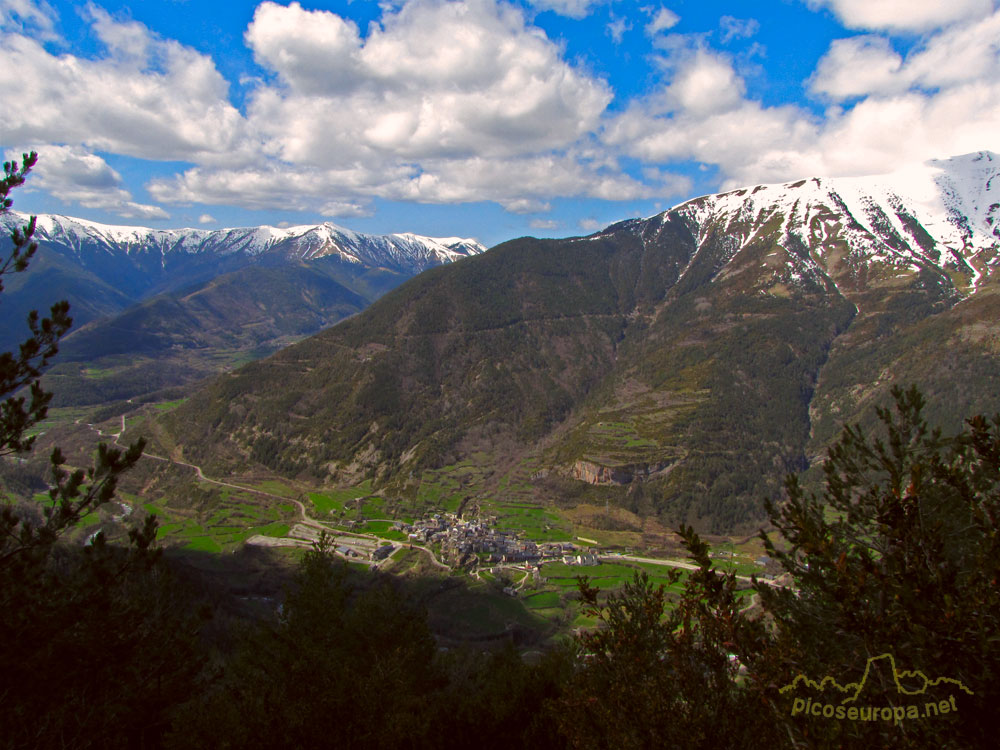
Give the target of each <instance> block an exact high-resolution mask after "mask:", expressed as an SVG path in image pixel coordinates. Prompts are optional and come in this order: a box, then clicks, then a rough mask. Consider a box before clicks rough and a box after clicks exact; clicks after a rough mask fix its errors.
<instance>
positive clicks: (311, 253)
mask: <svg viewBox="0 0 1000 750" xmlns="http://www.w3.org/2000/svg"><path fill="white" fill-rule="evenodd" d="M27 221H28V217H27V216H25V215H23V214H18V213H15V212H10V213H7V214H4V215H2V216H0V224H2V229H3V230H4V231H3V235H4V236H3V238H2V240H0V242H4V243H6V245H7V247H9V239H8V235H9V233H10V230H11V229H12V228H13V227H14V226H23V225H24V224H26V223H27ZM34 239H35V240H36V241H37V242H38V245H39V249H38V252H37V254H36V256H35V258H34V259H33V260H32V262H31V264H30V266H29V268H28V271H27V272H25V273H23V274H17V275H14V276H11V277H9V278H8V280H7V282H6V289H5V292H4V296H3V299H2V307H0V314H2V319H3V322H4V325H3V327H2V333H0V348H2V349H10V348H13V347H15V346H16V345H17V344H18V343H19V342H20V340H21V339H23V338H24V337H25V336H26V333H27V328H26V327H23V329H22V326H21V325H20V323H21V321H23V320H24V319H25V317H26V316H27V314H28V311H29V310H31V309H34V308H37V307H40V306H41V307H44V304H40V302H41V303H48V302H54V301H56V300H58V299H67V300H69V302H70V305H71V314H72V316H73V319H74V329H73V331H72V333H71V334H70V335H69V336H68V337H67V338H66V339H65V340H64V342H63V344H62V347H61V348H62V356H61V359H60V362H61V364H60V365H59V366H57V367H56V368H54V369H53V371H51V372H50V373H49V375H48V376H47V381H48V385H49V386H50V387H51V388H52V389H53V390H55V391H56V393H57V401H56V405H60V404H62V405H66V404H81V403H82V404H89V403H102V402H106V401H109V400H113V399H123V398H131V397H133V396H138V395H142V394H149V393H151V392H156V391H158V390H162V389H164V388H169V387H171V386H178V385H181V384H184V383H187V382H190V381H192V380H195V379H199V378H202V377H205V376H207V375H210V374H214V373H216V372H219V371H220V370H223V369H226V368H228V367H230V366H233V365H235V364H238V363H240V362H242V361H246V360H247V359H252V358H254V357H257V356H261V355H263V354H266V353H270V352H272V351H275V350H277V349H279V348H281V346H284V345H287V344H288V343H290V342H292V341H295V340H298V339H301V338H302V337H304V336H307V335H309V334H312V333H315V332H316V331H318V330H320V329H321V328H323V327H325V326H328V325H332V324H333V323H335V322H336V321H338V320H340V319H342V318H344V317H345V316H347V315H352V314H354V313H356V312H358V311H360V310H362V309H364V308H365V307H366V306H367V305H369V304H370V303H371V302H372V301H373V300H375V299H377V298H378V297H379V296H381V295H382V294H384V293H385V292H386V291H388V290H389V289H392V288H393V287H395V286H397V285H398V284H400V283H402V282H403V281H405V280H406V279H409V278H410V277H412V276H413V275H415V274H417V273H420V272H421V271H423V270H425V269H427V268H430V267H432V266H435V265H439V264H442V263H450V262H452V261H454V260H456V259H459V258H463V257H467V256H469V255H475V254H477V253H481V252H483V251H484V250H485V248H484V247H483V246H482V245H480V244H479V243H477V242H476V241H474V240H467V239H461V238H457V237H451V238H431V237H420V236H417V235H414V234H394V235H386V236H379V235H368V234H361V233H357V232H352V231H350V230H347V229H343V228H340V227H337V226H335V225H333V224H320V225H317V226H297V227H290V228H287V229H280V228H275V227H268V226H262V227H252V228H244V229H222V230H212V231H210V230H203V229H176V230H160V229H148V228H143V227H125V226H108V225H103V224H96V223H93V222H89V221H84V220H82V219H73V218H69V217H65V216H46V215H43V216H39V217H38V218H37V223H36V231H35V235H34ZM6 249H7V248H6V247H5V248H0V251H2V250H6Z"/></svg>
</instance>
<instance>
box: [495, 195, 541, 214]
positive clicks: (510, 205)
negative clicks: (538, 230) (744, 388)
mask: <svg viewBox="0 0 1000 750" xmlns="http://www.w3.org/2000/svg"><path fill="white" fill-rule="evenodd" d="M500 205H502V206H503V207H504V210H505V211H509V212H510V213H512V214H538V213H544V212H546V211H551V210H552V204H551V203H548V202H546V201H541V200H538V199H537V198H512V199H508V200H505V201H502V202H501V204H500Z"/></svg>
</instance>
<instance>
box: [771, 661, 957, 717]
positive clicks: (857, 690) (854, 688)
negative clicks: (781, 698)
mask: <svg viewBox="0 0 1000 750" xmlns="http://www.w3.org/2000/svg"><path fill="white" fill-rule="evenodd" d="M881 664H888V666H889V668H890V670H891V672H890V673H891V675H892V681H893V682H894V683H895V685H896V692H897V693H899V694H900V695H924V694H925V693H926V692H927V690H928V688H932V687H937V686H938V685H955V686H956V687H957V688H959V689H960V690H963V691H965V692H966V693H967V694H968V695H975V693H973V692H972V691H971V690H969V688H967V687H966V686H965V685H963V684H962V681H961V680H955V679H952V678H951V677H938V678H937V679H935V680H932V679H930V678H929V677H927V675H925V674H924V673H923V672H921V671H919V670H915V671H904V670H901V669H898V668H897V667H896V659H895V658H894V657H893V655H892V654H889V653H885V654H879V655H878V656H872V657H869V659H868V662H867V663H866V664H865V673H864V675H863V676H862V678H861V681H860V682H849V683H847V684H846V685H841V684H840V683H838V682H837V681H836V680H835V679H834V678H833V677H831V676H830V675H827V676H826V677H824V678H823V679H822V680H820V681H819V682H816V681H815V680H810V679H809V678H808V677H806V676H805V675H804V674H800V675H798V676H796V678H795V679H794V680H792V682H791V683H790V684H788V685H785V686H784V687H783V688H781V690H780V691H779V692H781V693H787V692H790V691H793V690H795V688H797V687H798V686H799V685H805V686H806V687H808V688H811V689H813V690H819V691H820V692H825V691H826V690H828V689H833V690H836V691H837V692H839V693H840V694H841V695H843V696H844V699H843V700H842V701H841V702H840V703H841V705H847V704H849V703H854V702H855V701H856V700H857V699H858V696H859V695H861V694H862V692H864V689H865V685H866V684H867V683H868V677H869V676H870V675H871V674H872V673H873V671H875V669H877V667H878V666H881ZM906 680H915V681H916V682H917V683H919V685H920V687H919V689H912V688H910V689H908V688H906V687H904V685H903V682H904V681H906Z"/></svg>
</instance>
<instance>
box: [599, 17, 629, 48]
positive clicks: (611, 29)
mask: <svg viewBox="0 0 1000 750" xmlns="http://www.w3.org/2000/svg"><path fill="white" fill-rule="evenodd" d="M605 28H606V29H607V32H608V36H610V37H611V38H612V39H614V40H615V44H621V41H622V39H623V38H624V37H625V32H626V31H628V30H629V29H631V28H632V24H631V23H629V21H628V19H627V18H625V17H624V16H623V17H620V18H619V17H616V16H612V18H611V21H610V22H609V23H608V25H607V26H606V27H605Z"/></svg>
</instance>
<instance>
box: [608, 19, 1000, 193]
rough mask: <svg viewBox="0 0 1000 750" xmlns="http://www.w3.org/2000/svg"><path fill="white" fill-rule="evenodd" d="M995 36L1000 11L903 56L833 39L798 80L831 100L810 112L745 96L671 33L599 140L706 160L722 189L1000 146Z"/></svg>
mask: <svg viewBox="0 0 1000 750" xmlns="http://www.w3.org/2000/svg"><path fill="white" fill-rule="evenodd" d="M998 39H1000V13H995V14H993V15H991V16H988V17H986V18H981V19H979V20H973V21H967V22H962V23H956V24H953V25H951V26H949V27H948V28H945V29H943V30H940V31H938V32H937V33H934V34H929V35H927V36H926V37H925V38H923V39H922V40H921V41H920V42H919V43H918V44H917V45H916V46H915V47H913V48H912V49H911V50H910V51H909V53H908V54H906V55H905V56H903V55H900V54H899V53H897V52H896V51H895V50H894V49H893V47H892V44H891V43H890V41H889V40H887V39H885V38H883V37H880V36H874V35H865V36H858V37H853V38H850V39H843V40H837V41H835V42H833V43H832V44H831V46H830V49H829V51H828V53H827V54H826V55H825V56H824V58H823V59H822V60H821V61H820V63H819V64H818V66H817V69H816V71H815V72H814V73H813V75H812V76H811V78H810V79H809V81H808V85H809V87H810V88H811V90H812V91H813V92H814V93H816V94H819V95H821V96H823V97H825V98H827V99H829V100H831V102H833V103H835V104H836V106H831V107H830V108H829V109H828V110H827V111H826V112H825V113H823V115H816V114H814V113H811V112H809V111H808V110H805V109H803V108H801V107H799V106H796V105H784V106H766V105H764V104H763V103H761V102H760V101H755V100H753V99H750V98H747V94H746V90H745V86H744V84H743V81H742V80H741V78H740V77H739V76H738V74H737V73H736V72H735V69H734V68H733V63H732V61H731V60H730V59H729V58H727V57H725V56H724V55H721V54H719V53H716V52H713V51H711V50H709V49H706V48H705V47H704V44H705V39H704V38H698V39H695V40H692V39H691V38H690V37H687V38H685V37H680V36H677V37H676V38H673V39H671V40H670V44H666V45H663V46H662V49H664V50H665V52H666V57H665V58H664V60H663V62H662V70H663V74H664V82H663V84H662V85H661V86H660V87H659V88H658V89H656V90H655V91H653V92H651V93H650V94H648V95H646V96H644V97H642V98H639V99H636V100H634V101H633V102H631V103H630V105H629V106H628V107H626V108H625V110H624V111H623V112H621V113H620V114H618V115H615V116H614V117H611V118H609V119H608V121H607V122H606V124H605V127H604V130H603V132H602V138H603V140H604V142H605V143H606V144H607V145H608V146H609V147H611V148H614V149H617V150H618V151H619V153H622V154H625V155H627V156H631V157H634V158H637V159H639V160H641V161H643V162H644V163H646V164H647V165H658V164H660V165H661V164H669V163H670V162H674V161H681V160H694V161H699V162H702V163H703V164H708V165H715V166H716V167H717V168H718V169H719V172H720V174H721V175H722V177H723V185H722V187H723V188H724V189H730V188H733V187H739V186H743V185H750V184H756V183H762V182H780V181H785V180H791V179H798V178H801V177H807V176H811V175H829V176H847V175H864V174H876V173H880V172H887V171H890V170H892V169H894V168H896V167H897V166H898V165H899V164H901V163H908V162H914V161H923V160H926V159H928V158H932V157H947V156H951V155H955V154H961V153H968V152H970V151H976V150H980V149H990V150H994V151H1000V49H998V48H1000V45H998V43H997V40H998ZM645 179H646V181H647V183H650V182H653V181H654V179H655V175H654V173H653V172H650V171H647V172H646V173H645Z"/></svg>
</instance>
